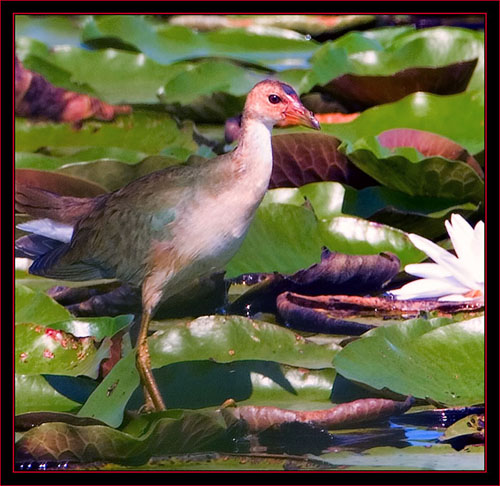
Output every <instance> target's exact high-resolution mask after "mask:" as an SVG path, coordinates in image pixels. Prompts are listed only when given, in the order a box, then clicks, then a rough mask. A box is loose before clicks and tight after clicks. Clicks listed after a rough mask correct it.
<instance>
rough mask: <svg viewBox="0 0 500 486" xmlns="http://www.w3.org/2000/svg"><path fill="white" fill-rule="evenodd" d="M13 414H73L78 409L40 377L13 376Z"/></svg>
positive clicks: (75, 404)
mask: <svg viewBox="0 0 500 486" xmlns="http://www.w3.org/2000/svg"><path fill="white" fill-rule="evenodd" d="M14 387H15V391H16V392H15V394H14V398H15V401H14V406H15V413H16V415H17V414H21V413H26V412H39V411H42V410H50V411H53V412H75V411H76V410H78V408H79V407H80V404H79V403H78V402H76V401H73V400H70V399H69V398H67V397H66V396H64V395H63V394H61V393H59V392H58V391H57V390H55V389H54V388H52V386H50V385H49V383H48V382H47V380H46V379H45V378H44V377H43V376H41V375H21V374H17V373H16V374H15V383H14Z"/></svg>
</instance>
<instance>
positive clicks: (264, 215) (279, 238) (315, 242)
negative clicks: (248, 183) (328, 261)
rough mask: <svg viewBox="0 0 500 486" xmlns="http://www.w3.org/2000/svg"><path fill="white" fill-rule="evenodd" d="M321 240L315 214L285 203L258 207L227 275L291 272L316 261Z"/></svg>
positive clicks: (230, 263)
mask: <svg viewBox="0 0 500 486" xmlns="http://www.w3.org/2000/svg"><path fill="white" fill-rule="evenodd" d="M322 246H323V241H322V239H321V238H320V235H319V230H318V224H317V221H316V219H315V217H314V214H313V213H312V212H311V211H309V210H307V209H306V208H302V207H297V206H292V205H288V204H268V205H264V206H261V207H259V209H258V210H257V214H256V217H255V218H254V220H253V221H252V224H251V226H250V229H249V231H248V234H247V236H246V238H245V240H244V242H243V244H242V246H241V248H240V249H239V251H238V253H237V254H236V256H235V257H234V258H233V259H232V260H231V261H230V262H229V264H228V265H227V266H226V272H227V278H232V277H236V276H238V275H240V274H242V273H257V272H262V273H271V272H274V271H277V272H280V273H294V272H296V271H297V270H300V269H301V268H305V267H308V266H310V265H312V264H313V263H318V262H319V261H320V259H321V248H322Z"/></svg>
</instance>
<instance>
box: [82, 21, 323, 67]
mask: <svg viewBox="0 0 500 486" xmlns="http://www.w3.org/2000/svg"><path fill="white" fill-rule="evenodd" d="M83 40H84V41H85V42H86V43H91V44H95V43H98V44H99V46H100V47H103V45H105V43H106V41H109V40H113V41H114V40H118V41H120V42H121V43H122V45H124V46H125V45H128V46H130V47H133V48H135V49H138V50H140V51H141V52H142V53H144V54H145V55H146V56H148V57H149V58H151V59H153V60H155V61H156V62H158V63H160V64H171V63H173V62H176V61H181V60H186V59H196V58H201V57H226V58H231V59H236V60H239V61H246V62H252V63H256V64H261V65H263V66H268V67H273V66H274V65H276V64H279V63H280V61H282V60H283V59H291V60H294V61H295V62H296V64H297V66H300V67H303V66H304V65H305V64H306V61H307V59H308V58H309V57H310V56H311V54H312V53H313V52H314V51H315V50H316V49H317V47H318V44H317V43H316V42H315V41H312V40H307V39H303V40H301V39H287V38H283V37H274V36H269V35H258V34H255V33H251V32H247V31H245V30H244V29H227V30H226V29H225V30H220V31H216V32H207V33H203V32H195V31H193V30H191V29H188V28H186V27H181V26H176V25H169V24H163V25H162V24H156V25H155V24H154V23H153V22H151V21H149V20H147V19H145V18H144V17H143V16H138V15H134V16H132V15H110V16H108V15H102V16H95V17H94V18H93V20H92V21H91V22H89V23H87V24H86V25H85V28H84V31H83Z"/></svg>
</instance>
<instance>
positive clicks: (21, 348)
mask: <svg viewBox="0 0 500 486" xmlns="http://www.w3.org/2000/svg"><path fill="white" fill-rule="evenodd" d="M109 346H110V341H109V339H106V340H104V341H103V342H102V343H101V345H100V346H99V348H97V347H96V344H95V340H94V338H92V337H84V338H75V337H74V336H72V335H71V334H68V333H66V332H64V331H59V330H56V329H52V328H49V327H45V326H41V325H39V324H16V327H15V349H14V355H15V358H16V362H15V365H16V372H17V373H20V374H23V375H39V374H43V373H45V374H59V375H65V376H78V375H86V376H90V377H91V378H97V375H98V373H99V365H100V363H101V361H102V360H103V359H105V358H108V357H109Z"/></svg>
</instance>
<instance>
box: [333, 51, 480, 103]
mask: <svg viewBox="0 0 500 486" xmlns="http://www.w3.org/2000/svg"><path fill="white" fill-rule="evenodd" d="M476 64H477V59H473V60H469V61H463V62H457V63H454V64H450V65H448V66H441V67H414V68H408V69H403V70H401V71H398V72H397V73H395V74H393V75H391V76H361V75H355V74H343V75H342V76H339V77H338V78H335V79H333V80H332V81H330V82H329V83H327V84H326V85H325V86H324V89H326V90H327V91H328V92H329V93H331V94H332V95H333V96H335V98H336V99H338V100H340V101H341V102H342V103H343V104H345V105H348V104H350V105H351V106H355V107H356V108H357V109H359V108H368V107H371V106H375V105H380V104H383V103H391V102H393V101H398V100H400V99H401V98H404V97H405V96H407V95H409V94H410V93H415V92H417V91H426V92H428V93H434V94H440V95H449V94H456V93H460V92H462V91H464V90H465V88H466V87H467V84H468V83H469V80H470V78H471V76H472V74H473V72H474V69H475V68H476Z"/></svg>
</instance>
